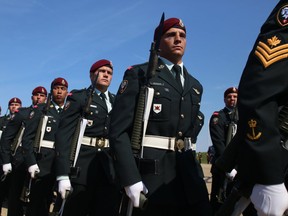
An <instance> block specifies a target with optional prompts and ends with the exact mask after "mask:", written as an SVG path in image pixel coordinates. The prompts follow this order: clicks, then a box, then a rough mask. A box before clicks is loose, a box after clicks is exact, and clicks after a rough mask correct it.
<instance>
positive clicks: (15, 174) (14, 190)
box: [7, 163, 27, 216]
mask: <svg viewBox="0 0 288 216" xmlns="http://www.w3.org/2000/svg"><path fill="white" fill-rule="evenodd" d="M12 170H13V171H12V173H11V174H10V175H11V182H10V188H9V195H8V214H7V215H8V216H23V214H24V208H25V205H26V204H25V203H24V202H23V201H21V200H20V197H21V193H22V190H23V185H24V180H25V178H26V175H27V171H26V167H25V165H24V163H21V164H18V166H17V167H13V169H12Z"/></svg>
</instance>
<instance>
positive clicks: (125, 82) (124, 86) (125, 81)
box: [119, 80, 128, 94]
mask: <svg viewBox="0 0 288 216" xmlns="http://www.w3.org/2000/svg"><path fill="white" fill-rule="evenodd" d="M127 86H128V80H123V81H122V83H121V85H120V89H119V92H120V94H122V93H123V92H124V91H125V90H126V88H127Z"/></svg>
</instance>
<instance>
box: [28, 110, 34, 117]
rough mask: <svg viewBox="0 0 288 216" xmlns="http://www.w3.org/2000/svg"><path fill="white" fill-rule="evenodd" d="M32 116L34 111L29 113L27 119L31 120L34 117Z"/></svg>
mask: <svg viewBox="0 0 288 216" xmlns="http://www.w3.org/2000/svg"><path fill="white" fill-rule="evenodd" d="M34 114H35V112H34V111H31V112H30V115H29V118H30V119H32V118H33V117H34Z"/></svg>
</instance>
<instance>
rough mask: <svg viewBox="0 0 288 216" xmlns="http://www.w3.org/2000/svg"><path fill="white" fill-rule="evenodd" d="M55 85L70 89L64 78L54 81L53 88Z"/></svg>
mask: <svg viewBox="0 0 288 216" xmlns="http://www.w3.org/2000/svg"><path fill="white" fill-rule="evenodd" d="M55 85H60V86H65V87H66V88H68V82H67V81H66V80H65V79H64V78H62V77H58V78H55V79H54V80H53V82H52V83H51V87H53V86H55Z"/></svg>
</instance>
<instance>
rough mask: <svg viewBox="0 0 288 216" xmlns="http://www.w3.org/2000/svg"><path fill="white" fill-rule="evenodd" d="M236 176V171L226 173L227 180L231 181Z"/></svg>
mask: <svg viewBox="0 0 288 216" xmlns="http://www.w3.org/2000/svg"><path fill="white" fill-rule="evenodd" d="M236 174H237V170H235V169H233V170H232V171H231V172H230V173H226V176H227V178H228V179H230V180H231V181H233V179H234V178H235V176H236Z"/></svg>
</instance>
